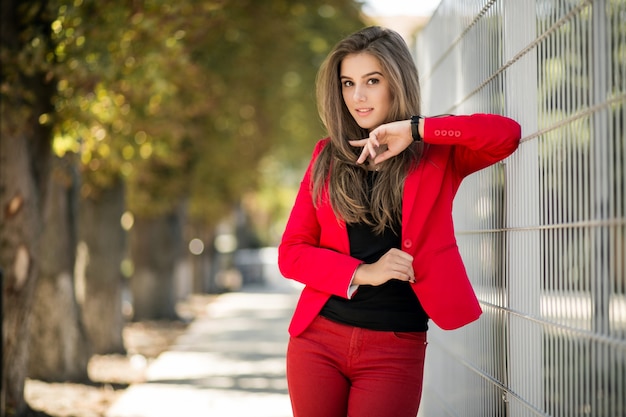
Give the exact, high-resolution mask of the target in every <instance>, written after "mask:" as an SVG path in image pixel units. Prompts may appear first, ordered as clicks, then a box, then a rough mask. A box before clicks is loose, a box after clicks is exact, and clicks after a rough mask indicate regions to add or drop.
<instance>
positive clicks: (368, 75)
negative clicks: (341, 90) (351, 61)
mask: <svg viewBox="0 0 626 417" xmlns="http://www.w3.org/2000/svg"><path fill="white" fill-rule="evenodd" d="M372 75H380V76H381V77H383V73H382V72H380V71H372V72H368V73H367V74H363V75H362V76H361V78H367V77H371V76H372ZM339 78H347V79H349V80H351V79H352V77H348V76H347V75H340V76H339Z"/></svg>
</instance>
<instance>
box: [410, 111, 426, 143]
mask: <svg viewBox="0 0 626 417" xmlns="http://www.w3.org/2000/svg"><path fill="white" fill-rule="evenodd" d="M423 118H424V117H423V116H411V136H413V142H421V141H422V136H421V135H420V131H419V122H420V119H423Z"/></svg>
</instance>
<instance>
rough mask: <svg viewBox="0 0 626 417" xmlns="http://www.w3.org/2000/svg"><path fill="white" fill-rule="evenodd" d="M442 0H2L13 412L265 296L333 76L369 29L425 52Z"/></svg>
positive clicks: (1, 250) (0, 237)
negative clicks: (248, 296)
mask: <svg viewBox="0 0 626 417" xmlns="http://www.w3.org/2000/svg"><path fill="white" fill-rule="evenodd" d="M411 3H413V2H411ZM437 3H438V1H420V2H414V3H413V4H411V5H410V7H408V5H407V2H405V1H395V2H394V1H385V2H380V1H372V2H364V1H353V0H333V1H325V0H307V1H297V0H267V1H263V2H259V1H256V0H237V1H230V0H186V1H179V2H170V1H160V0H129V1H112V2H103V1H95V0H41V1H32V0H22V1H18V0H3V1H2V6H1V7H2V9H1V11H0V14H1V19H2V22H1V42H2V46H1V50H0V57H1V59H2V73H1V74H2V79H1V90H0V91H1V94H2V96H1V97H2V103H1V105H2V107H1V117H2V119H1V121H2V123H1V127H0V128H1V130H0V134H1V136H0V203H1V207H2V212H1V214H0V268H2V269H3V271H4V283H3V290H4V291H3V298H2V300H3V321H2V323H3V344H2V349H3V351H2V357H3V362H2V365H3V366H2V375H3V376H2V394H3V395H2V410H3V412H6V413H8V414H7V415H27V414H28V413H35V411H33V410H31V408H33V407H31V406H30V405H29V404H28V401H27V400H28V395H29V393H33V390H32V389H30V390H29V389H28V387H29V386H30V387H31V388H33V387H35V386H37V385H36V384H37V383H39V382H42V381H43V382H46V383H55V382H58V383H67V382H81V383H82V382H84V381H91V382H92V383H93V382H94V379H97V377H96V376H94V375H93V367H94V358H96V359H98V358H100V360H101V361H102V358H103V357H106V356H103V355H122V356H121V357H118V359H120V358H124V359H128V358H127V357H126V356H124V355H126V354H127V353H128V350H129V343H132V340H137V338H142V337H143V338H144V339H146V338H149V337H150V336H151V335H152V336H153V339H151V340H150V341H145V340H144V342H142V343H143V344H142V346H148V345H151V346H154V345H155V343H156V344H157V345H158V343H157V342H155V340H154V337H156V336H155V335H157V336H158V335H160V336H159V337H161V339H163V337H165V339H164V340H163V341H162V344H165V345H166V344H167V342H168V341H171V340H170V339H172V338H174V337H175V336H176V334H178V332H179V331H182V328H184V322H185V320H190V319H191V318H192V316H193V306H191V307H190V306H189V304H188V305H187V307H188V308H187V309H186V310H185V309H184V307H183V309H182V310H181V303H184V302H189V300H190V297H191V296H192V295H194V294H195V295H199V294H203V295H211V294H220V293H224V292H228V291H236V290H238V289H239V288H241V287H242V286H243V285H246V284H250V283H261V282H262V281H263V279H264V268H267V267H268V265H270V266H269V267H271V265H272V264H275V260H276V255H275V246H276V245H277V243H278V241H279V239H280V236H281V233H282V230H283V227H284V223H285V220H286V216H287V215H288V211H289V210H290V208H291V205H292V203H293V199H294V196H295V192H296V189H297V186H298V185H299V181H300V179H301V176H302V173H303V171H304V169H305V167H306V163H307V162H308V160H309V157H310V153H311V151H312V148H313V145H314V143H315V142H316V141H317V140H318V139H320V138H321V137H323V136H324V129H323V126H322V124H321V123H320V120H319V118H318V116H317V110H316V107H315V100H314V79H315V74H316V71H317V68H318V66H319V64H320V63H321V62H322V60H323V59H324V57H325V56H326V54H327V52H328V51H329V49H330V48H331V47H332V46H333V45H334V43H336V42H337V41H338V40H339V39H340V38H342V37H344V36H345V35H347V34H349V33H351V32H353V31H355V30H357V29H360V28H361V27H363V26H365V25H368V24H372V23H379V24H385V25H388V26H391V27H394V28H396V29H397V30H398V31H400V32H401V33H402V34H403V36H405V37H406V39H407V41H409V42H410V40H411V39H412V34H413V33H414V32H415V31H416V30H417V29H418V28H419V27H421V26H423V25H424V23H425V22H426V20H427V17H428V16H429V15H430V13H432V11H433V10H434V8H435V7H436V5H437ZM157 323H160V324H158V325H157ZM172 323H174V324H172ZM176 323H179V324H180V325H177V324H176ZM181 323H182V324H181ZM129 332H131V333H129ZM133 332H134V333H133ZM150 332H152V333H150ZM140 344H141V343H140ZM131 350H133V351H134V353H137V352H136V351H137V347H136V346H135V347H133V348H132V349H131ZM152 350H154V349H152ZM131 353H133V352H131ZM141 353H143V355H144V357H148V358H149V357H151V356H155V355H156V354H158V348H157V349H156V351H154V352H153V351H150V352H145V351H144V352H141ZM135 359H137V357H136V358H135ZM90 364H91V365H90ZM102 367H103V366H101V368H102ZM104 368H109V369H112V368H111V366H104ZM105 379H106V378H105ZM131 379H132V378H131ZM119 382H120V384H118V385H119V387H122V386H123V384H124V383H127V382H128V381H119ZM25 383H26V388H27V389H26V391H25V390H24V387H25ZM39 388H41V389H43V387H42V386H41V385H39ZM25 392H26V399H25ZM66 395H69V394H66ZM52 396H53V397H54V394H53V395H52ZM56 397H59V395H56ZM83 397H85V395H83ZM67 398H68V397H67ZM52 402H53V401H51V400H50V399H48V400H47V401H44V403H47V404H50V403H52ZM105 405H106V401H105ZM37 407H39V408H40V409H41V407H42V403H41V402H40V403H38V404H37ZM101 408H105V406H104V405H103V406H102V407H101ZM48 411H49V412H50V413H53V412H54V411H50V409H49V410H48ZM74 413H76V411H74ZM71 415H75V414H71Z"/></svg>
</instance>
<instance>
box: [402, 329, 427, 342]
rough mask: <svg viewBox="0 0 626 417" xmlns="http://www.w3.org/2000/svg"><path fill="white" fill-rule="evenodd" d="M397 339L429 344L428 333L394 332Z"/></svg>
mask: <svg viewBox="0 0 626 417" xmlns="http://www.w3.org/2000/svg"><path fill="white" fill-rule="evenodd" d="M393 335H394V336H395V338H396V339H401V340H406V341H411V342H418V343H423V344H427V343H428V342H427V341H426V332H393Z"/></svg>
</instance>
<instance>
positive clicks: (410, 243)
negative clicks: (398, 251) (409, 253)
mask: <svg viewBox="0 0 626 417" xmlns="http://www.w3.org/2000/svg"><path fill="white" fill-rule="evenodd" d="M402 245H403V246H404V247H405V248H407V249H409V248H410V247H411V246H413V242H411V240H410V239H405V240H404V243H403V244H402Z"/></svg>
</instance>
